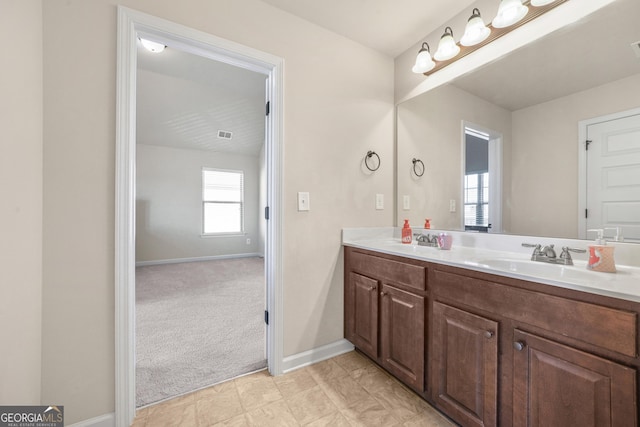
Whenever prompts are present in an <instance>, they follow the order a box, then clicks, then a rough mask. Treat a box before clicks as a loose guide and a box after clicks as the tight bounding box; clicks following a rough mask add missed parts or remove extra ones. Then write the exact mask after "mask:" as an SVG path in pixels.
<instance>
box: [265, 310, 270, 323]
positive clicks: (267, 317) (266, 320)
mask: <svg viewBox="0 0 640 427" xmlns="http://www.w3.org/2000/svg"><path fill="white" fill-rule="evenodd" d="M264 323H266V324H267V325H268V324H269V311H268V310H265V311H264Z"/></svg>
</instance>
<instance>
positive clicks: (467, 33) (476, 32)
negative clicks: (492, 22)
mask: <svg viewBox="0 0 640 427" xmlns="http://www.w3.org/2000/svg"><path fill="white" fill-rule="evenodd" d="M490 33H491V30H490V29H489V28H488V27H487V26H486V25H485V24H484V21H483V20H482V17H481V16H480V11H479V10H478V9H473V14H472V15H471V18H469V20H468V21H467V26H466V28H465V30H464V35H463V36H462V38H461V39H460V44H461V45H462V46H473V45H476V44H478V43H480V42H483V41H484V40H486V39H487V37H489V34H490Z"/></svg>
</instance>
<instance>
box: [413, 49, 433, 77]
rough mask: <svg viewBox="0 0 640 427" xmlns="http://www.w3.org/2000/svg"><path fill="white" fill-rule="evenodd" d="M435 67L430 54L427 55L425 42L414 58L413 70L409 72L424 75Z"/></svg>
mask: <svg viewBox="0 0 640 427" xmlns="http://www.w3.org/2000/svg"><path fill="white" fill-rule="evenodd" d="M435 66H436V63H435V62H433V59H431V53H429V44H428V43H426V42H425V43H422V48H420V51H419V52H418V56H416V63H415V64H414V65H413V68H411V71H413V72H414V73H416V74H424V73H426V72H427V71H430V70H432V69H433V67H435Z"/></svg>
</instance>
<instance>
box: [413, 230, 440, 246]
mask: <svg viewBox="0 0 640 427" xmlns="http://www.w3.org/2000/svg"><path fill="white" fill-rule="evenodd" d="M414 236H415V237H416V242H418V246H432V247H435V248H437V247H438V236H436V235H435V234H434V235H433V236H432V235H431V234H422V233H415V234H414Z"/></svg>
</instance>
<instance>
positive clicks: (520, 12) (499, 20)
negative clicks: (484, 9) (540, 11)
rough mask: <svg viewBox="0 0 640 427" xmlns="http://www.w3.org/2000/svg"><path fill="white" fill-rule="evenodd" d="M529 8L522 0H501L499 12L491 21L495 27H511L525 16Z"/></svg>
mask: <svg viewBox="0 0 640 427" xmlns="http://www.w3.org/2000/svg"><path fill="white" fill-rule="evenodd" d="M528 11H529V8H528V7H527V6H525V5H523V4H522V1H521V0H501V1H500V7H498V14H497V15H496V17H495V18H494V19H493V22H491V25H493V26H494V27H495V28H504V27H509V26H511V25H513V24H515V23H516V22H518V21H520V20H521V19H522V18H524V17H525V15H526V14H527V12H528Z"/></svg>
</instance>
